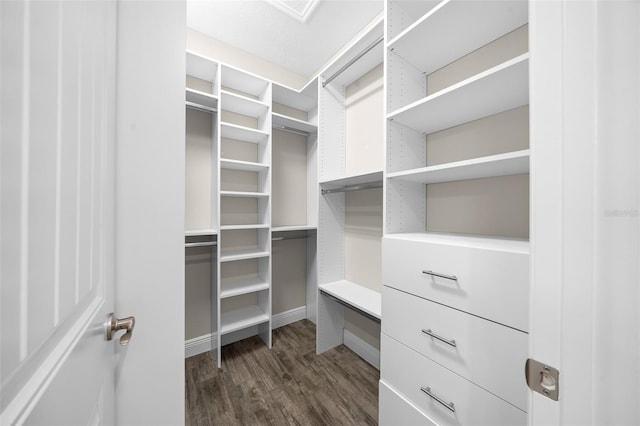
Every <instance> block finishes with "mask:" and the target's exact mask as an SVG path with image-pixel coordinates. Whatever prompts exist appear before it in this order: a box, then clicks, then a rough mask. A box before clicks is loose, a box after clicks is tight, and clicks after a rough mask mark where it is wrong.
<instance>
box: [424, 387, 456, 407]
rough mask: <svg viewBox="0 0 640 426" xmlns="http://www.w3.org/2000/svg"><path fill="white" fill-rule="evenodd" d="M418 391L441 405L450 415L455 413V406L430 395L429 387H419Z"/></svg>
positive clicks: (434, 395) (432, 394)
mask: <svg viewBox="0 0 640 426" xmlns="http://www.w3.org/2000/svg"><path fill="white" fill-rule="evenodd" d="M420 390H421V391H422V392H424V393H426V394H427V395H429V396H430V397H431V398H433V399H435V400H436V401H437V402H439V403H440V404H442V405H443V406H444V407H445V408H446V409H447V410H449V411H451V412H452V413H455V412H456V406H455V405H454V404H453V402H447V401H445V400H444V399H442V398H440V397H439V396H437V395H436V394H434V393H432V392H431V388H430V387H426V388H425V387H421V388H420Z"/></svg>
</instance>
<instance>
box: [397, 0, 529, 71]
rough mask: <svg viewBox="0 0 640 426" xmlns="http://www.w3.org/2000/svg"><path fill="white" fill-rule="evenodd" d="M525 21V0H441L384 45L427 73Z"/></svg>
mask: <svg viewBox="0 0 640 426" xmlns="http://www.w3.org/2000/svg"><path fill="white" fill-rule="evenodd" d="M527 22H528V3H527V1H526V0H501V1H488V2H486V1H483V2H480V1H458V0H449V1H443V2H442V3H440V4H439V5H438V6H436V7H435V8H433V9H431V10H430V11H429V12H428V13H427V14H425V15H424V16H423V17H422V18H420V19H419V20H418V21H417V22H415V23H414V24H413V25H411V26H410V27H408V28H407V29H406V30H404V31H403V32H402V33H400V34H399V35H398V36H397V37H395V38H394V39H393V40H390V42H389V45H388V47H389V48H390V49H391V50H392V51H393V52H395V53H396V54H398V55H399V56H401V57H402V58H403V59H404V60H405V61H407V62H409V63H410V64H411V65H413V66H414V67H416V68H417V69H419V70H420V71H422V72H424V73H426V74H430V73H432V72H433V71H436V70H437V69H439V68H441V67H443V66H444V65H447V64H449V63H451V62H453V61H454V60H456V59H458V58H461V57H463V56H464V55H466V54H468V53H470V52H472V51H474V50H476V49H478V48H479V47H481V46H484V45H485V44H487V43H489V42H491V41H493V40H495V39H497V38H499V37H501V36H503V35H505V34H507V33H509V32H511V31H513V30H515V29H516V28H519V27H521V26H523V25H525V24H526V23H527Z"/></svg>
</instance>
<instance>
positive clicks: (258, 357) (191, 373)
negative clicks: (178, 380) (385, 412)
mask: <svg viewBox="0 0 640 426" xmlns="http://www.w3.org/2000/svg"><path fill="white" fill-rule="evenodd" d="M315 331H316V330H315V325H314V324H313V323H312V322H311V321H308V320H303V321H298V322H295V323H293V324H289V325H287V326H284V327H281V328H278V329H275V330H273V348H272V349H271V350H269V349H268V348H267V347H266V346H265V344H264V343H263V342H262V340H260V338H258V337H257V336H256V337H252V338H250V339H246V340H242V341H240V342H236V343H233V344H230V345H227V346H225V347H223V348H222V360H223V368H222V369H218V368H216V366H215V359H214V357H213V356H212V355H211V353H208V352H207V353H203V354H200V355H197V356H194V357H191V358H187V359H186V360H185V369H186V370H185V375H186V418H185V423H186V425H187V426H188V425H194V426H195V425H262V424H271V425H349V424H352V425H366V424H371V425H374V424H377V420H378V379H379V378H380V374H379V372H378V370H376V369H375V368H374V367H372V366H371V365H369V364H368V363H367V362H366V361H364V360H363V359H361V358H360V357H359V356H358V355H356V354H355V353H353V352H352V351H351V350H349V349H348V348H347V347H345V346H344V345H341V346H339V347H337V348H334V349H332V350H330V351H327V352H325V353H323V354H321V355H316V353H315Z"/></svg>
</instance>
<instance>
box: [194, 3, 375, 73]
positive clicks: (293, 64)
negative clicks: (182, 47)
mask: <svg viewBox="0 0 640 426" xmlns="http://www.w3.org/2000/svg"><path fill="white" fill-rule="evenodd" d="M382 9H383V0H318V1H313V0H187V26H189V27H190V28H192V29H194V30H196V31H199V32H201V33H204V34H206V35H208V36H209V37H212V38H215V39H218V40H220V41H223V42H225V43H228V44H231V45H233V46H235V47H237V48H239V49H242V50H244V51H247V52H249V53H252V54H254V55H256V56H258V57H260V58H262V59H265V60H268V61H270V62H272V63H275V64H278V65H280V66H282V67H284V68H286V69H289V70H290V71H293V72H295V73H298V74H300V75H302V76H305V77H310V76H312V75H313V74H314V73H315V72H317V71H319V70H320V68H321V67H322V66H323V65H325V64H326V63H327V62H328V61H329V60H330V59H331V57H332V56H333V55H334V54H335V53H337V52H338V51H339V50H340V48H342V47H343V46H344V45H345V44H347V43H348V42H349V41H350V40H351V39H352V38H353V37H354V36H356V35H357V34H358V32H359V31H360V30H361V29H362V28H364V27H365V26H366V25H367V24H368V23H369V22H371V20H373V18H375V17H376V16H377V15H378V14H380V13H381V12H382ZM305 14H307V16H305Z"/></svg>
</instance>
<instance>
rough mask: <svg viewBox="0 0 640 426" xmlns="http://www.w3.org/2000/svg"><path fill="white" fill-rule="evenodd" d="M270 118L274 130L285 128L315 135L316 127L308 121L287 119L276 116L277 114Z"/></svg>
mask: <svg viewBox="0 0 640 426" xmlns="http://www.w3.org/2000/svg"><path fill="white" fill-rule="evenodd" d="M271 117H272V118H271V120H272V121H271V125H272V126H273V127H274V128H275V129H278V128H282V127H286V128H290V129H294V130H298V131H301V132H306V133H315V132H317V131H318V126H316V125H315V124H312V123H310V122H308V121H303V120H298V119H297V118H293V117H287V116H286V115H282V114H278V113H277V112H274V113H273V114H272V116H271Z"/></svg>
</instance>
